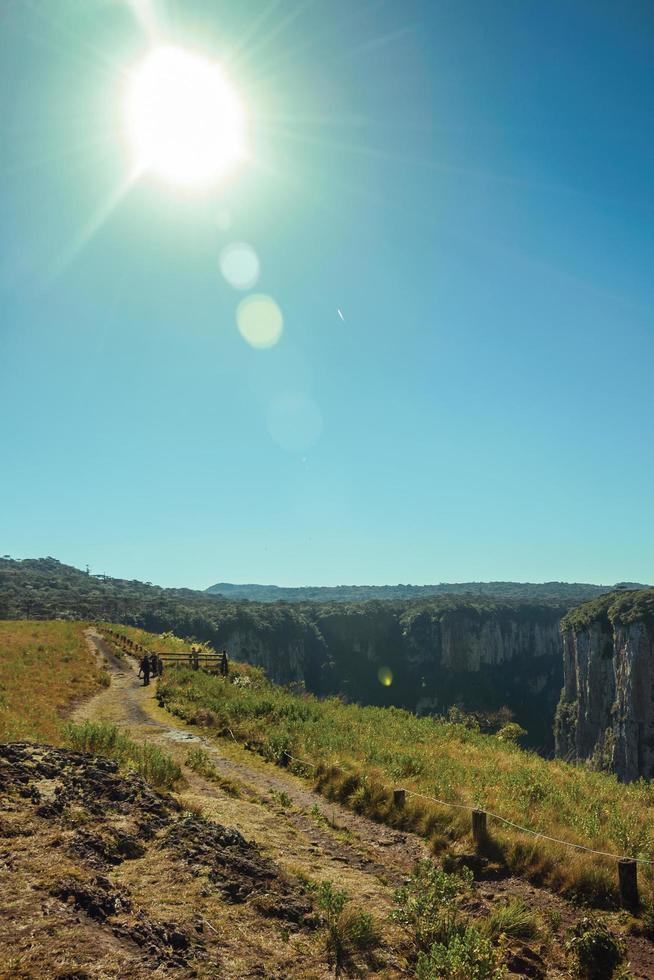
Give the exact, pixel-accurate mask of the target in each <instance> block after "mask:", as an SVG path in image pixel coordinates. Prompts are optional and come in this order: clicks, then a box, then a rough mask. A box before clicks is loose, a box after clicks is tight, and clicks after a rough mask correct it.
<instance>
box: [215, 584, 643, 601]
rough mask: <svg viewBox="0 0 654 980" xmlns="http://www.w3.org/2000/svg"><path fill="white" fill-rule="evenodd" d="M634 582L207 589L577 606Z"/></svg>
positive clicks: (235, 595)
mask: <svg viewBox="0 0 654 980" xmlns="http://www.w3.org/2000/svg"><path fill="white" fill-rule="evenodd" d="M643 587H644V586H641V585H638V584H637V583H630V582H621V583H619V584H617V585H589V584H586V583H580V582H541V583H534V582H459V583H450V582H441V583H439V584H438V585H335V586H303V587H298V588H292V587H285V586H279V585H254V584H251V585H234V584H233V583H231V582H217V583H216V584H215V585H211V586H209V588H208V589H207V590H206V591H207V592H208V593H209V594H210V595H221V596H223V597H224V598H225V599H239V600H240V599H246V600H248V601H250V602H365V601H366V600H368V599H391V600H398V599H425V598H429V597H431V596H440V595H457V596H463V595H465V596H468V595H470V596H485V597H487V598H490V599H515V600H525V601H529V602H539V601H543V600H545V601H547V600H552V601H555V602H560V603H569V604H570V605H576V604H577V603H580V602H586V601H588V600H589V599H595V598H596V597H597V596H600V595H603V594H604V593H606V592H612V591H615V589H619V588H627V589H630V588H643Z"/></svg>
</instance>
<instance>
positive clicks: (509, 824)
mask: <svg viewBox="0 0 654 980" xmlns="http://www.w3.org/2000/svg"><path fill="white" fill-rule="evenodd" d="M230 734H231V733H230ZM232 737H233V736H232ZM284 755H285V756H286V757H287V758H288V759H292V760H293V762H298V763H299V764H300V765H303V766H311V768H312V769H317V768H318V765H317V763H315V762H309V761H308V759H298V758H297V757H296V756H294V755H291V753H290V752H286V751H284ZM332 766H333V768H334V769H340V770H341V772H345V771H346V770H345V769H344V768H343V766H339V765H336V764H335V763H332ZM405 793H406V795H407V796H415V797H416V798H417V799H420V800H427V801H428V802H429V803H438V804H439V806H451V807H454V808H455V809H457V810H466V811H467V812H468V813H474V812H475V811H477V810H482V809H483V808H482V807H476V806H470V804H468V803H452V802H451V801H449V800H439V799H438V798H437V797H436V796H426V795H425V794H424V793H415V792H414V791H413V790H411V789H407V790H405ZM483 812H484V813H485V814H486V815H487V816H489V817H492V818H493V820H499V822H500V823H503V824H506V826H507V827H513V829H514V830H519V831H521V832H522V833H523V834H531V836H532V837H540V838H541V840H548V841H551V842H552V843H554V844H561V845H562V846H563V847H572V848H574V849H575V850H577V851H585V852H586V853H588V854H598V855H599V856H600V857H607V858H611V859H612V860H613V861H635V862H636V864H649V865H654V861H650V860H649V859H648V858H634V857H629V856H626V855H621V854H612V853H610V852H609V851H599V850H597V849H596V848H594V847H587V846H586V845H585V844H573V843H572V841H567V840H562V839H561V838H560V837H551V836H550V835H549V834H544V833H542V832H541V831H539V830H531V829H530V828H529V827H523V826H522V825H521V824H519V823H514V822H513V820H508V819H507V818H506V817H503V816H501V815H500V814H499V813H493V812H492V811H491V810H483Z"/></svg>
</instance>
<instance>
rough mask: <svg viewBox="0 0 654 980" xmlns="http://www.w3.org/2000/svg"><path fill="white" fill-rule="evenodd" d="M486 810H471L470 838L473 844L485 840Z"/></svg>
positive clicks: (481, 842)
mask: <svg viewBox="0 0 654 980" xmlns="http://www.w3.org/2000/svg"><path fill="white" fill-rule="evenodd" d="M486 836H487V833H486V811H485V810H473V811H472V838H473V840H474V842H475V844H477V845H479V844H483V843H484V841H485V840H486Z"/></svg>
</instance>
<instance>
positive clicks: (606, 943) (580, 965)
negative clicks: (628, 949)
mask: <svg viewBox="0 0 654 980" xmlns="http://www.w3.org/2000/svg"><path fill="white" fill-rule="evenodd" d="M567 949H568V952H569V953H570V954H571V956H572V960H573V964H574V969H575V973H576V975H577V976H579V977H583V978H584V980H611V977H613V976H614V974H615V971H616V969H617V967H618V966H619V965H620V963H621V962H622V960H623V959H624V945H623V943H622V942H621V941H620V940H619V939H617V938H616V936H614V935H613V933H612V932H611V931H610V930H609V929H608V927H607V926H606V924H605V923H604V922H601V921H600V920H599V919H595V918H592V917H591V916H584V917H583V918H582V919H580V920H579V922H577V924H576V925H575V927H574V929H573V930H572V936H571V938H570V940H569V941H568V943H567Z"/></svg>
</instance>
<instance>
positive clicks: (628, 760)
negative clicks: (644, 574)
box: [555, 589, 654, 782]
mask: <svg viewBox="0 0 654 980" xmlns="http://www.w3.org/2000/svg"><path fill="white" fill-rule="evenodd" d="M562 633H563V649H564V662H563V668H564V686H563V692H562V694H561V700H560V702H559V707H558V709H557V714H556V723H555V739H556V752H557V755H560V756H562V757H564V758H569V759H571V760H575V761H592V762H593V763H594V764H595V765H596V766H597V767H598V768H603V769H608V770H611V771H613V772H615V773H617V775H618V778H619V779H621V780H623V781H625V782H626V781H629V780H633V779H638V778H639V777H640V776H644V777H645V778H646V779H651V778H652V776H654V697H653V694H654V590H651V589H648V590H643V591H639V592H628V593H619V594H618V595H617V596H616V595H615V594H614V595H612V596H609V597H605V598H603V599H602V600H601V601H596V602H594V603H589V604H587V605H586V606H581V607H579V609H578V610H574V611H573V613H571V614H570V615H569V616H568V617H566V618H565V619H564V620H563V623H562Z"/></svg>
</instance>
